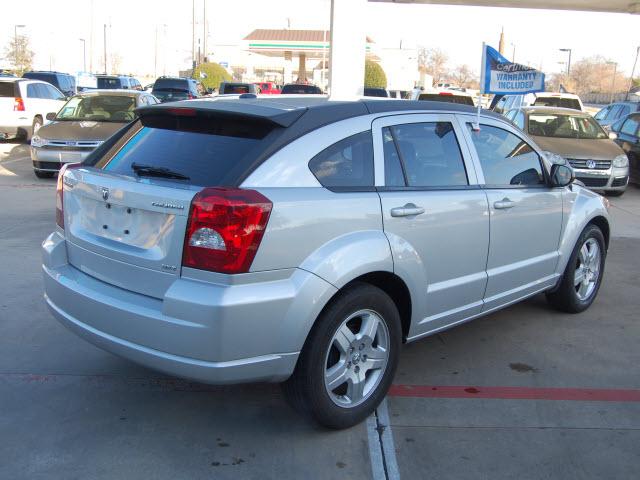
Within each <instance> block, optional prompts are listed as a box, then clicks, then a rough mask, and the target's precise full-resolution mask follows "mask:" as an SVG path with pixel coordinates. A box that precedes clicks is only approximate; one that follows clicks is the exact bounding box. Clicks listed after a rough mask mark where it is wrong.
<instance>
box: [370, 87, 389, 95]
mask: <svg viewBox="0 0 640 480" xmlns="http://www.w3.org/2000/svg"><path fill="white" fill-rule="evenodd" d="M364 96H365V97H390V96H391V95H389V92H387V90H386V89H384V88H373V87H364Z"/></svg>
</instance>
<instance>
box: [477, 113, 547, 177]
mask: <svg viewBox="0 0 640 480" xmlns="http://www.w3.org/2000/svg"><path fill="white" fill-rule="evenodd" d="M469 131H470V132H471V138H472V139H473V144H474V145H475V147H476V151H477V152H478V158H479V159H480V164H481V165H482V171H483V172H484V180H485V183H486V184H487V185H540V184H543V183H544V176H543V175H542V168H541V165H540V157H538V154H537V153H536V152H535V151H534V150H533V149H532V148H531V147H530V146H529V144H527V143H526V142H525V141H524V140H522V139H521V138H520V137H518V136H517V135H514V134H513V133H511V132H508V131H506V130H503V129H501V128H497V127H491V126H489V125H481V128H480V131H475V130H473V129H472V128H471V125H469Z"/></svg>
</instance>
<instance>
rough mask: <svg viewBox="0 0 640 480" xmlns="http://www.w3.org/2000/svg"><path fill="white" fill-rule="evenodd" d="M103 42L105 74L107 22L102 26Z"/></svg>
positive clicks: (105, 67)
mask: <svg viewBox="0 0 640 480" xmlns="http://www.w3.org/2000/svg"><path fill="white" fill-rule="evenodd" d="M103 28H104V29H103V42H104V52H103V54H104V74H105V75H106V74H107V24H106V23H105V24H104V27H103Z"/></svg>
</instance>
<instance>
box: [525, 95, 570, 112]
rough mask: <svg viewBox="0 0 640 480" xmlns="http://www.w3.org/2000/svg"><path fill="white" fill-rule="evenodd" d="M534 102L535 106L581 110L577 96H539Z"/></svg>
mask: <svg viewBox="0 0 640 480" xmlns="http://www.w3.org/2000/svg"><path fill="white" fill-rule="evenodd" d="M533 104H534V105H535V106H544V107H560V108H571V109H573V110H580V102H579V101H578V99H577V98H562V97H537V98H536V101H535V102H533Z"/></svg>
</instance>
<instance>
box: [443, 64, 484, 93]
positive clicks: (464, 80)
mask: <svg viewBox="0 0 640 480" xmlns="http://www.w3.org/2000/svg"><path fill="white" fill-rule="evenodd" d="M449 79H450V80H451V82H452V83H455V84H456V85H458V86H459V87H464V88H478V86H479V81H478V75H476V73H475V72H474V71H473V70H472V69H471V67H470V66H469V65H466V64H465V65H458V66H457V67H456V68H454V69H453V70H452V71H451V72H450V73H449Z"/></svg>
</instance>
